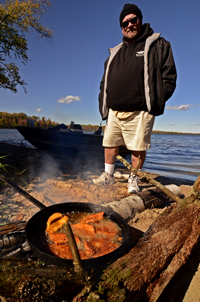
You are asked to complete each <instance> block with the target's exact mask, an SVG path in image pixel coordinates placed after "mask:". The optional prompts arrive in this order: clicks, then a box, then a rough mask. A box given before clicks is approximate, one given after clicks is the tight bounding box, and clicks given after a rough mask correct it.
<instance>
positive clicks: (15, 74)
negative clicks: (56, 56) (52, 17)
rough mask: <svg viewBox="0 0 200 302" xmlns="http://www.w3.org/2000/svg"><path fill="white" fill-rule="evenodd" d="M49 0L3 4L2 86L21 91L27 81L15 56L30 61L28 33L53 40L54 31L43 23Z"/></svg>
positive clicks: (17, 0) (0, 14)
mask: <svg viewBox="0 0 200 302" xmlns="http://www.w3.org/2000/svg"><path fill="white" fill-rule="evenodd" d="M50 6H51V5H50V2H49V0H21V1H20V0H10V1H8V0H6V1H5V4H3V3H1V4H0V88H4V89H9V90H11V91H12V92H15V93H16V92H17V85H21V86H22V87H23V89H24V91H25V92H26V87H25V86H26V83H25V81H24V80H23V79H21V76H20V74H19V68H18V67H17V65H16V64H15V63H13V62H8V60H9V61H11V60H13V59H20V61H21V62H22V63H23V64H26V63H27V62H28V60H29V58H28V54H27V51H28V43H27V38H26V36H25V35H26V34H27V33H30V32H31V31H36V33H37V34H38V36H39V37H42V38H47V39H52V38H53V32H52V31H51V30H50V29H48V28H47V27H44V26H42V24H41V22H40V19H41V17H42V15H43V14H44V13H45V12H46V11H48V9H49V7H50Z"/></svg>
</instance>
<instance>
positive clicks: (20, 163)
mask: <svg viewBox="0 0 200 302" xmlns="http://www.w3.org/2000/svg"><path fill="white" fill-rule="evenodd" d="M2 156H3V157H4V156H6V157H4V158H2ZM48 157H49V158H50V157H52V158H53V160H54V161H55V162H56V163H58V164H59V166H62V168H63V165H66V166H67V168H68V169H69V170H70V172H71V173H72V174H74V173H75V174H76V173H77V170H81V169H84V170H85V171H86V173H87V172H88V171H92V172H93V173H95V174H96V175H97V176H98V175H99V174H100V173H101V172H102V169H103V167H104V163H99V162H98V161H97V160H96V161H95V163H94V162H91V163H90V159H88V160H87V161H86V162H81V159H76V158H72V159H70V158H67V157H65V155H64V154H51V153H47V152H44V151H41V150H38V149H35V148H29V147H26V146H19V145H13V144H9V143H7V142H0V163H2V164H3V165H4V164H5V165H10V166H12V167H13V171H14V170H18V169H19V170H20V169H23V170H24V169H31V171H33V169H34V167H35V169H39V166H40V165H39V162H40V163H41V161H45V158H48ZM47 160H48V159H47ZM76 162H78V163H77V165H76ZM33 166H34V167H33ZM8 167H9V166H8ZM87 168H88V169H87ZM8 169H9V168H8ZM9 170H10V169H9ZM11 170H12V169H11ZM23 170H22V171H23ZM87 170H88V171H87ZM116 170H121V171H123V172H124V173H127V172H129V173H130V171H128V170H127V168H125V167H123V168H122V167H121V166H120V168H119V167H118V166H117V164H116ZM2 172H3V171H2ZM18 172H19V173H20V171H18ZM28 172H29V171H28V170H27V173H28ZM144 172H145V171H144ZM147 173H148V174H150V175H154V177H156V180H157V181H158V182H161V183H162V184H163V185H165V184H171V183H173V184H175V185H177V186H180V185H190V186H191V185H193V183H194V182H193V181H192V180H189V179H188V180H186V179H181V178H173V177H167V176H162V175H158V174H155V173H150V172H147Z"/></svg>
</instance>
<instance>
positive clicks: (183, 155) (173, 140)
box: [0, 129, 200, 182]
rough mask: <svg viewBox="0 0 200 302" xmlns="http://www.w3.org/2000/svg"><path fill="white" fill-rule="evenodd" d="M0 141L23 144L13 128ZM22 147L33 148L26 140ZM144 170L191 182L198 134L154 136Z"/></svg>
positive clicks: (199, 163)
mask: <svg viewBox="0 0 200 302" xmlns="http://www.w3.org/2000/svg"><path fill="white" fill-rule="evenodd" d="M0 141H1V142H7V143H10V144H13V145H22V144H23V145H24V143H25V142H24V138H23V136H22V135H21V134H20V133H19V132H18V130H16V129H0ZM25 145H26V147H28V148H34V147H33V146H32V145H31V144H29V143H28V142H27V141H26V143H25ZM127 160H128V161H130V158H127ZM120 164H121V163H119V165H120ZM143 171H147V172H151V173H156V174H159V175H161V176H166V177H171V178H176V179H183V180H184V179H185V180H190V181H192V182H194V181H195V180H196V179H197V177H198V176H199V174H200V135H189V134H188V135H187V134H184V135H181V134H160V133H159V134H157V133H153V134H152V137H151V149H150V150H148V151H147V157H146V161H145V164H144V166H143Z"/></svg>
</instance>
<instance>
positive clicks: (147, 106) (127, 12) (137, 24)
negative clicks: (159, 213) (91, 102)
mask: <svg viewBox="0 0 200 302" xmlns="http://www.w3.org/2000/svg"><path fill="white" fill-rule="evenodd" d="M142 18H143V16H142V12H141V10H140V9H139V8H138V7H137V6H136V5H134V4H125V5H124V7H123V10H122V12H121V14H120V17H119V21H120V26H121V28H122V34H123V42H122V43H120V44H119V45H117V46H115V47H114V48H112V49H109V51H110V56H109V58H108V59H107V60H106V62H105V71H104V75H103V78H102V81H101V85H100V94H99V110H100V113H101V115H102V119H103V120H105V119H107V123H106V128H105V132H104V138H103V146H104V147H105V171H104V172H103V173H102V174H101V175H100V177H99V178H97V179H93V182H94V183H95V184H99V185H103V184H110V183H114V182H115V180H114V177H113V173H114V167H115V162H116V155H117V154H118V151H119V146H121V145H125V146H126V147H127V149H129V150H131V151H132V155H131V162H132V166H133V167H134V168H136V167H138V168H139V169H142V166H143V164H144V161H145V157H146V150H147V149H149V148H150V139H151V133H152V129H153V124H154V119H155V116H158V115H161V114H163V112H164V107H165V102H166V101H167V100H168V99H169V98H170V97H171V95H172V94H173V92H174V90H175V87H176V78H177V74H176V67H175V63H174V59H173V54H172V50H171V46H170V43H169V42H168V41H166V40H165V39H164V38H161V37H160V34H159V33H154V32H153V30H152V28H151V27H150V24H148V23H145V24H142ZM139 191H140V189H139V186H138V177H137V176H135V175H133V173H131V175H130V177H129V180H128V192H129V193H137V192H139Z"/></svg>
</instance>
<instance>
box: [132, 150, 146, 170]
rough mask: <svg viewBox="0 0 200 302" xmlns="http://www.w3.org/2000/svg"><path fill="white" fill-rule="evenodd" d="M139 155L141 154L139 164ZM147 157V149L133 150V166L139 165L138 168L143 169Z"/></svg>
mask: <svg viewBox="0 0 200 302" xmlns="http://www.w3.org/2000/svg"><path fill="white" fill-rule="evenodd" d="M139 156H140V159H139V165H138V157H139ZM145 158H146V151H132V156H131V162H132V166H133V168H137V166H138V169H142V167H143V164H144V162H145Z"/></svg>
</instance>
